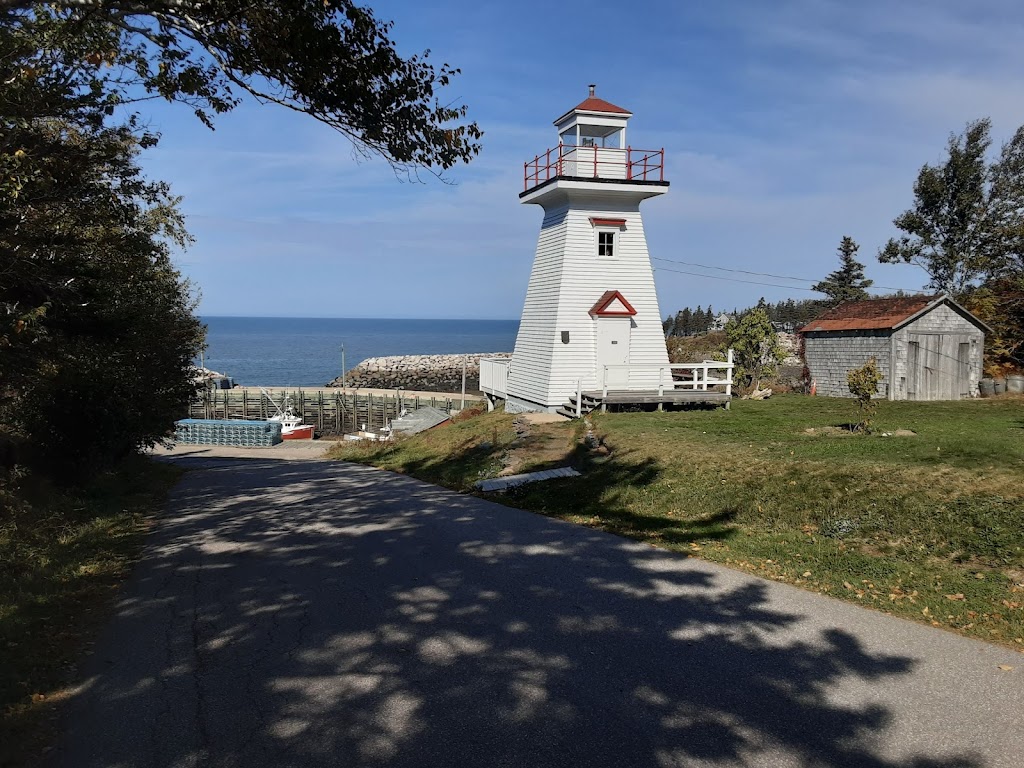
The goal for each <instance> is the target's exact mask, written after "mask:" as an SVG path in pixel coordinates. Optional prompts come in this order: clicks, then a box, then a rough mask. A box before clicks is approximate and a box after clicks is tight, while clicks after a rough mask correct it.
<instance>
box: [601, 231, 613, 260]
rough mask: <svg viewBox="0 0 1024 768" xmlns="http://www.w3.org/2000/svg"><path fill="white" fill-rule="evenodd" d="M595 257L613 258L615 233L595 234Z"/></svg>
mask: <svg viewBox="0 0 1024 768" xmlns="http://www.w3.org/2000/svg"><path fill="white" fill-rule="evenodd" d="M597 255H598V256H614V255H615V233H614V232H598V233H597Z"/></svg>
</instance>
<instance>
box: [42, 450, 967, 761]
mask: <svg viewBox="0 0 1024 768" xmlns="http://www.w3.org/2000/svg"><path fill="white" fill-rule="evenodd" d="M770 589H771V587H770V586H769V585H768V584H767V583H766V582H763V581H760V580H757V579H754V578H751V577H748V576H746V575H743V574H740V573H731V572H727V571H723V570H721V569H718V568H715V567H713V566H710V565H708V564H706V563H702V562H699V561H694V560H687V559H685V558H682V557H679V556H678V555H673V554H670V553H666V552H663V551H659V550H655V549H652V548H651V547H649V546H647V545H644V544H641V543H637V542H631V541H627V540H623V539H619V538H616V537H613V536H610V535H608V534H605V533H603V532H600V531H593V530H588V529H583V528H579V527H576V526H572V525H569V524H566V523H563V522H560V521H558V520H553V519H548V518H544V517H540V516H536V515H532V514H529V513H526V512H522V511H520V510H516V509H511V508H507V507H501V506H498V505H496V504H491V503H488V502H486V501H482V500H480V499H476V498H472V497H466V496H458V495H456V494H453V493H451V492H449V491H445V490H443V489H439V488H436V487H433V486H429V485H426V484H423V483H420V482H417V481H415V480H411V479H409V478H405V477H401V476H396V475H392V474H390V473H385V472H381V471H379V470H374V469H371V468H367V467H358V466H354V465H343V464H340V463H326V462H257V461H249V462H237V463H231V462H228V463H224V464H223V465H216V466H209V467H208V468H206V469H202V470H197V471H194V472H192V473H190V474H189V475H188V476H187V477H186V479H185V481H184V482H183V484H182V485H181V486H180V487H179V489H178V491H177V493H176V496H175V498H174V500H173V503H172V511H171V512H169V513H168V514H167V515H166V517H165V518H164V520H163V521H162V523H161V525H160V526H159V528H158V530H157V531H156V532H155V533H154V534H153V537H152V539H151V542H150V544H149V548H148V550H147V554H146V558H145V560H144V562H143V563H142V564H141V565H140V567H139V569H138V571H137V573H136V574H135V576H134V577H133V580H132V582H131V583H130V584H129V585H128V586H127V587H126V590H125V594H124V598H123V600H122V601H121V604H120V606H119V612H118V616H117V618H116V620H115V622H114V624H113V626H112V627H111V629H110V631H109V633H108V634H107V635H106V636H105V637H104V638H103V639H102V640H101V642H100V644H99V646H98V650H97V653H96V656H95V657H94V658H93V660H92V662H91V675H90V678H89V679H88V681H87V683H86V685H85V686H84V687H83V690H82V692H81V693H80V694H79V696H78V697H77V701H75V702H72V713H71V714H70V715H69V728H70V732H69V736H68V739H67V741H66V742H65V744H64V745H63V746H62V748H61V750H60V751H59V758H58V759H57V760H55V762H57V763H60V764H63V765H68V766H71V765H73V766H76V768H80V767H82V766H99V765H125V766H150V765H154V766H155V765H168V766H172V765H173V766H178V765H181V766H184V765H215V766H246V767H247V768H252V767H254V766H296V767H298V766H303V767H308V766H319V765H325V766H326V765H360V766H362V765H389V766H442V765H443V766H460V765H466V766H470V765H472V766H477V765H481V766H505V765H508V766H513V765H515V766H527V765H528V766H566V765H588V766H616V768H621V766H675V765H679V766H684V765H686V766H689V765H707V766H715V765H722V766H734V765H768V764H778V765H794V766H812V765H813V766H817V765H821V766H864V767H866V768H894V767H895V766H916V767H917V768H974V767H978V768H980V766H982V765H984V762H983V761H982V760H981V759H980V758H979V757H977V756H972V755H970V754H947V753H943V754H940V755H936V754H932V753H931V752H930V750H929V749H928V748H927V747H926V746H925V745H924V744H922V743H920V742H916V743H915V742H914V741H913V738H912V736H913V727H912V726H909V725H907V723H905V722H902V721H901V719H900V718H901V713H898V712H896V711H894V710H893V709H892V708H891V707H889V706H886V705H883V704H881V703H879V699H878V697H877V696H876V692H875V689H876V686H892V685H893V684H895V681H898V680H899V679H900V678H901V677H904V676H906V675H908V673H910V672H911V671H912V669H913V668H914V666H915V661H914V660H913V659H911V658H909V657H907V656H902V655H899V654H895V653H890V652H885V651H880V650H878V649H876V648H868V647H865V646H863V645H862V644H861V643H860V642H859V641H858V640H857V639H856V637H855V636H854V635H853V634H851V633H849V632H845V631H843V630H841V629H838V628H834V627H831V628H830V627H828V626H827V625H824V624H822V623H820V622H817V621H816V620H815V617H812V616H809V615H804V614H801V613H799V612H786V611H784V610H780V609H779V608H777V607H772V606H770V605H769V603H768V592H769V590H770ZM897 734H900V735H902V736H904V737H906V739H907V740H906V743H905V744H904V745H903V746H902V747H900V748H899V749H897V748H896V747H895V746H894V745H893V739H894V738H895V737H896V735H897Z"/></svg>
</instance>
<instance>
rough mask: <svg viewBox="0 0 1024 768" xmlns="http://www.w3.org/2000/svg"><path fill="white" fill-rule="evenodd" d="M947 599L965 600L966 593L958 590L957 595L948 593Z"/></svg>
mask: <svg viewBox="0 0 1024 768" xmlns="http://www.w3.org/2000/svg"><path fill="white" fill-rule="evenodd" d="M946 599H947V600H963V599H964V594H963V592H957V593H956V594H955V595H946Z"/></svg>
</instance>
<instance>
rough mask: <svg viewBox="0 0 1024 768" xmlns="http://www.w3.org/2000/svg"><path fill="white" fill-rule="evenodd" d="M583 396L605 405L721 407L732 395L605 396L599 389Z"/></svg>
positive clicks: (611, 392) (655, 392)
mask: <svg viewBox="0 0 1024 768" xmlns="http://www.w3.org/2000/svg"><path fill="white" fill-rule="evenodd" d="M583 396H584V397H588V398H591V399H593V400H597V401H599V402H602V403H605V404H607V405H651V404H655V405H657V404H661V405H683V404H688V403H708V404H714V405H721V404H723V403H728V402H729V401H730V400H732V395H727V394H726V393H725V392H709V391H701V390H697V391H694V390H691V389H685V390H680V389H676V390H668V391H666V392H661V393H659V392H658V390H656V389H651V390H636V389H628V390H627V389H609V390H608V393H607V394H605V393H604V392H603V391H602V390H600V389H596V390H590V391H585V392H584V393H583Z"/></svg>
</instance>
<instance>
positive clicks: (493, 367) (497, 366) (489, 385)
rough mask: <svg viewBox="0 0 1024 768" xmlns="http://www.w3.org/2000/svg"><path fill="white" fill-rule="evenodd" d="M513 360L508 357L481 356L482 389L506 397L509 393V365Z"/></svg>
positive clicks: (490, 393) (489, 393) (487, 392)
mask: <svg viewBox="0 0 1024 768" xmlns="http://www.w3.org/2000/svg"><path fill="white" fill-rule="evenodd" d="M511 362H512V361H511V360H510V359H509V358H507V357H484V358H481V359H480V391H481V392H483V393H485V394H488V395H494V396H496V397H501V398H504V397H505V396H506V395H507V394H508V366H509V363H511Z"/></svg>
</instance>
